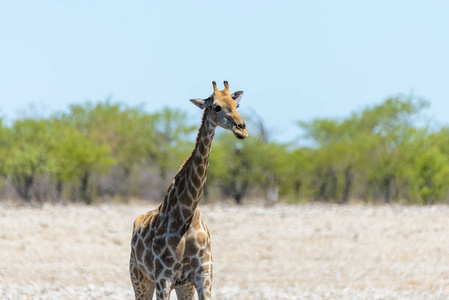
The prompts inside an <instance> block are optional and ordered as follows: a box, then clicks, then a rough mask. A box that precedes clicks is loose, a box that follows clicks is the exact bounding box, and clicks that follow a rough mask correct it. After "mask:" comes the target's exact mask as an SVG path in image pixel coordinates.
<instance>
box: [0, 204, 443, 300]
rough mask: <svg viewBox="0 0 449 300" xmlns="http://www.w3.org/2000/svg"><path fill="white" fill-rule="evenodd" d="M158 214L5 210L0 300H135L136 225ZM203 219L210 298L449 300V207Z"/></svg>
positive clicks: (288, 211) (207, 211)
mask: <svg viewBox="0 0 449 300" xmlns="http://www.w3.org/2000/svg"><path fill="white" fill-rule="evenodd" d="M156 206H157V204H155V203H147V204H145V203H135V204H130V205H112V204H103V205H99V206H75V205H72V206H52V205H46V206H44V207H43V208H31V207H14V206H10V205H9V206H8V205H6V204H2V205H0V299H133V297H134V296H133V292H132V287H131V282H130V280H129V276H128V259H129V253H130V245H129V244H130V237H131V230H132V223H133V220H134V219H135V217H136V216H137V215H139V214H140V213H142V212H144V211H147V210H150V209H153V208H155V207H156ZM201 211H202V214H203V217H204V218H205V220H206V223H207V224H208V226H209V229H210V231H211V235H212V243H213V244H212V250H213V254H214V287H213V298H214V299H449V207H448V206H431V207H410V206H365V205H349V206H338V205H325V204H306V205H278V206H276V207H274V208H264V207H262V206H257V205H248V206H240V207H236V206H232V205H223V204H216V205H202V206H201ZM171 299H176V295H175V293H174V292H172V294H171Z"/></svg>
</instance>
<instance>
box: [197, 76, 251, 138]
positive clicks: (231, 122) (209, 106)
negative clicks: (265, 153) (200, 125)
mask: <svg viewBox="0 0 449 300" xmlns="http://www.w3.org/2000/svg"><path fill="white" fill-rule="evenodd" d="M212 85H213V87H214V93H213V94H212V95H211V96H210V97H209V98H207V99H190V101H191V102H192V103H193V104H195V105H196V106H198V107H199V108H201V109H206V118H208V120H209V121H210V122H212V123H213V124H215V125H218V126H220V127H222V128H224V129H228V130H230V131H232V133H234V135H235V136H236V137H237V138H239V139H244V138H247V137H248V131H246V124H245V122H243V120H242V117H240V115H239V113H238V112H237V107H238V106H239V102H240V99H242V96H243V92H242V91H238V92H234V93H232V94H231V92H230V91H229V84H228V82H227V81H225V82H224V86H225V89H224V90H222V91H219V90H218V88H217V84H216V83H215V81H213V82H212Z"/></svg>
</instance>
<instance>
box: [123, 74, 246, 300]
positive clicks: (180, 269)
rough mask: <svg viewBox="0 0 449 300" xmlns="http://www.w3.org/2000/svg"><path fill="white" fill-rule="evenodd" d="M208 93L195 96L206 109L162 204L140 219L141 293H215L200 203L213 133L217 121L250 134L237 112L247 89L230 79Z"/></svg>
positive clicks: (136, 255)
mask: <svg viewBox="0 0 449 300" xmlns="http://www.w3.org/2000/svg"><path fill="white" fill-rule="evenodd" d="M212 85H213V88H214V92H213V94H212V95H211V96H210V97H208V98H207V99H191V100H190V101H191V102H192V103H193V104H195V105H196V106H198V107H199V108H201V109H203V110H204V113H203V118H202V123H201V126H200V129H199V132H198V136H197V138H196V143H195V148H194V149H193V151H192V154H191V155H190V156H189V158H187V160H186V161H185V162H184V163H183V164H182V166H181V167H180V169H179V171H178V173H177V174H176V175H175V178H174V179H173V181H172V182H171V184H170V186H169V187H168V190H167V192H166V194H165V196H164V199H163V201H162V203H161V204H160V206H159V207H158V208H157V209H155V210H152V211H149V212H147V213H144V214H141V215H140V216H139V217H137V219H136V220H135V221H134V226H133V235H132V239H131V258H130V265H129V270H130V276H131V281H132V284H133V288H134V293H135V297H136V299H146V300H149V299H152V297H153V293H154V291H155V290H156V299H158V300H162V299H169V297H170V292H171V290H172V289H175V291H176V294H177V296H178V299H194V297H195V291H196V293H197V294H198V298H199V299H200V300H203V299H211V291H212V267H213V262H212V254H211V246H210V234H209V230H208V228H207V226H206V224H205V223H204V221H203V219H202V217H201V214H200V211H199V209H198V204H199V202H200V200H201V197H202V195H203V190H204V186H205V184H206V174H207V168H208V166H209V154H210V150H211V144H212V139H213V137H214V134H215V129H216V127H217V126H220V127H222V128H225V129H227V130H230V131H232V133H233V134H234V135H235V136H236V137H237V138H239V139H244V138H246V137H248V132H247V130H246V125H245V123H244V122H243V120H242V118H241V117H240V115H239V113H238V112H237V107H238V103H239V102H240V99H241V98H242V96H243V92H242V91H238V92H235V93H232V94H231V93H230V90H229V84H228V82H227V81H225V82H224V86H225V89H224V90H222V91H220V90H218V89H217V84H216V83H215V81H214V82H212Z"/></svg>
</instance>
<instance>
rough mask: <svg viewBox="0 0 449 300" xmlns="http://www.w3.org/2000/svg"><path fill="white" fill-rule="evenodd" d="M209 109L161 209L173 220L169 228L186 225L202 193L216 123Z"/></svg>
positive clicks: (185, 227) (182, 227)
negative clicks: (213, 121)
mask: <svg viewBox="0 0 449 300" xmlns="http://www.w3.org/2000/svg"><path fill="white" fill-rule="evenodd" d="M208 109H209V108H206V109H205V111H204V115H203V120H202V124H201V127H200V129H199V132H198V136H197V139H196V143H195V148H194V149H193V151H192V154H191V155H190V157H189V158H188V159H187V160H186V161H185V162H184V164H183V165H182V166H181V168H180V169H179V171H178V173H177V174H176V176H175V178H174V179H173V181H172V183H171V185H170V187H169V188H168V191H167V193H166V195H165V197H164V201H163V203H162V205H161V213H162V214H163V216H167V217H168V218H169V220H170V221H169V225H168V227H169V228H167V231H168V232H172V233H175V232H178V231H179V230H181V231H182V230H186V229H187V227H188V225H190V223H191V221H192V218H193V216H194V214H195V212H196V209H197V207H198V204H199V202H200V199H201V197H202V195H203V191H204V186H205V184H206V177H207V168H208V167H209V155H210V150H211V145H212V140H213V138H214V134H215V128H216V127H217V126H216V125H214V124H212V123H211V122H210V121H209V120H208V119H207V114H208Z"/></svg>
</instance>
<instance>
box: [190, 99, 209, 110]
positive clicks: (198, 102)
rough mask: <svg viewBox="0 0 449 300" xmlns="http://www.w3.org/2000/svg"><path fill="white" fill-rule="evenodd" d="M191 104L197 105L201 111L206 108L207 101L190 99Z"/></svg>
mask: <svg viewBox="0 0 449 300" xmlns="http://www.w3.org/2000/svg"><path fill="white" fill-rule="evenodd" d="M190 102H192V103H193V104H195V105H196V106H198V107H199V108H201V109H205V108H206V100H204V99H190Z"/></svg>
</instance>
